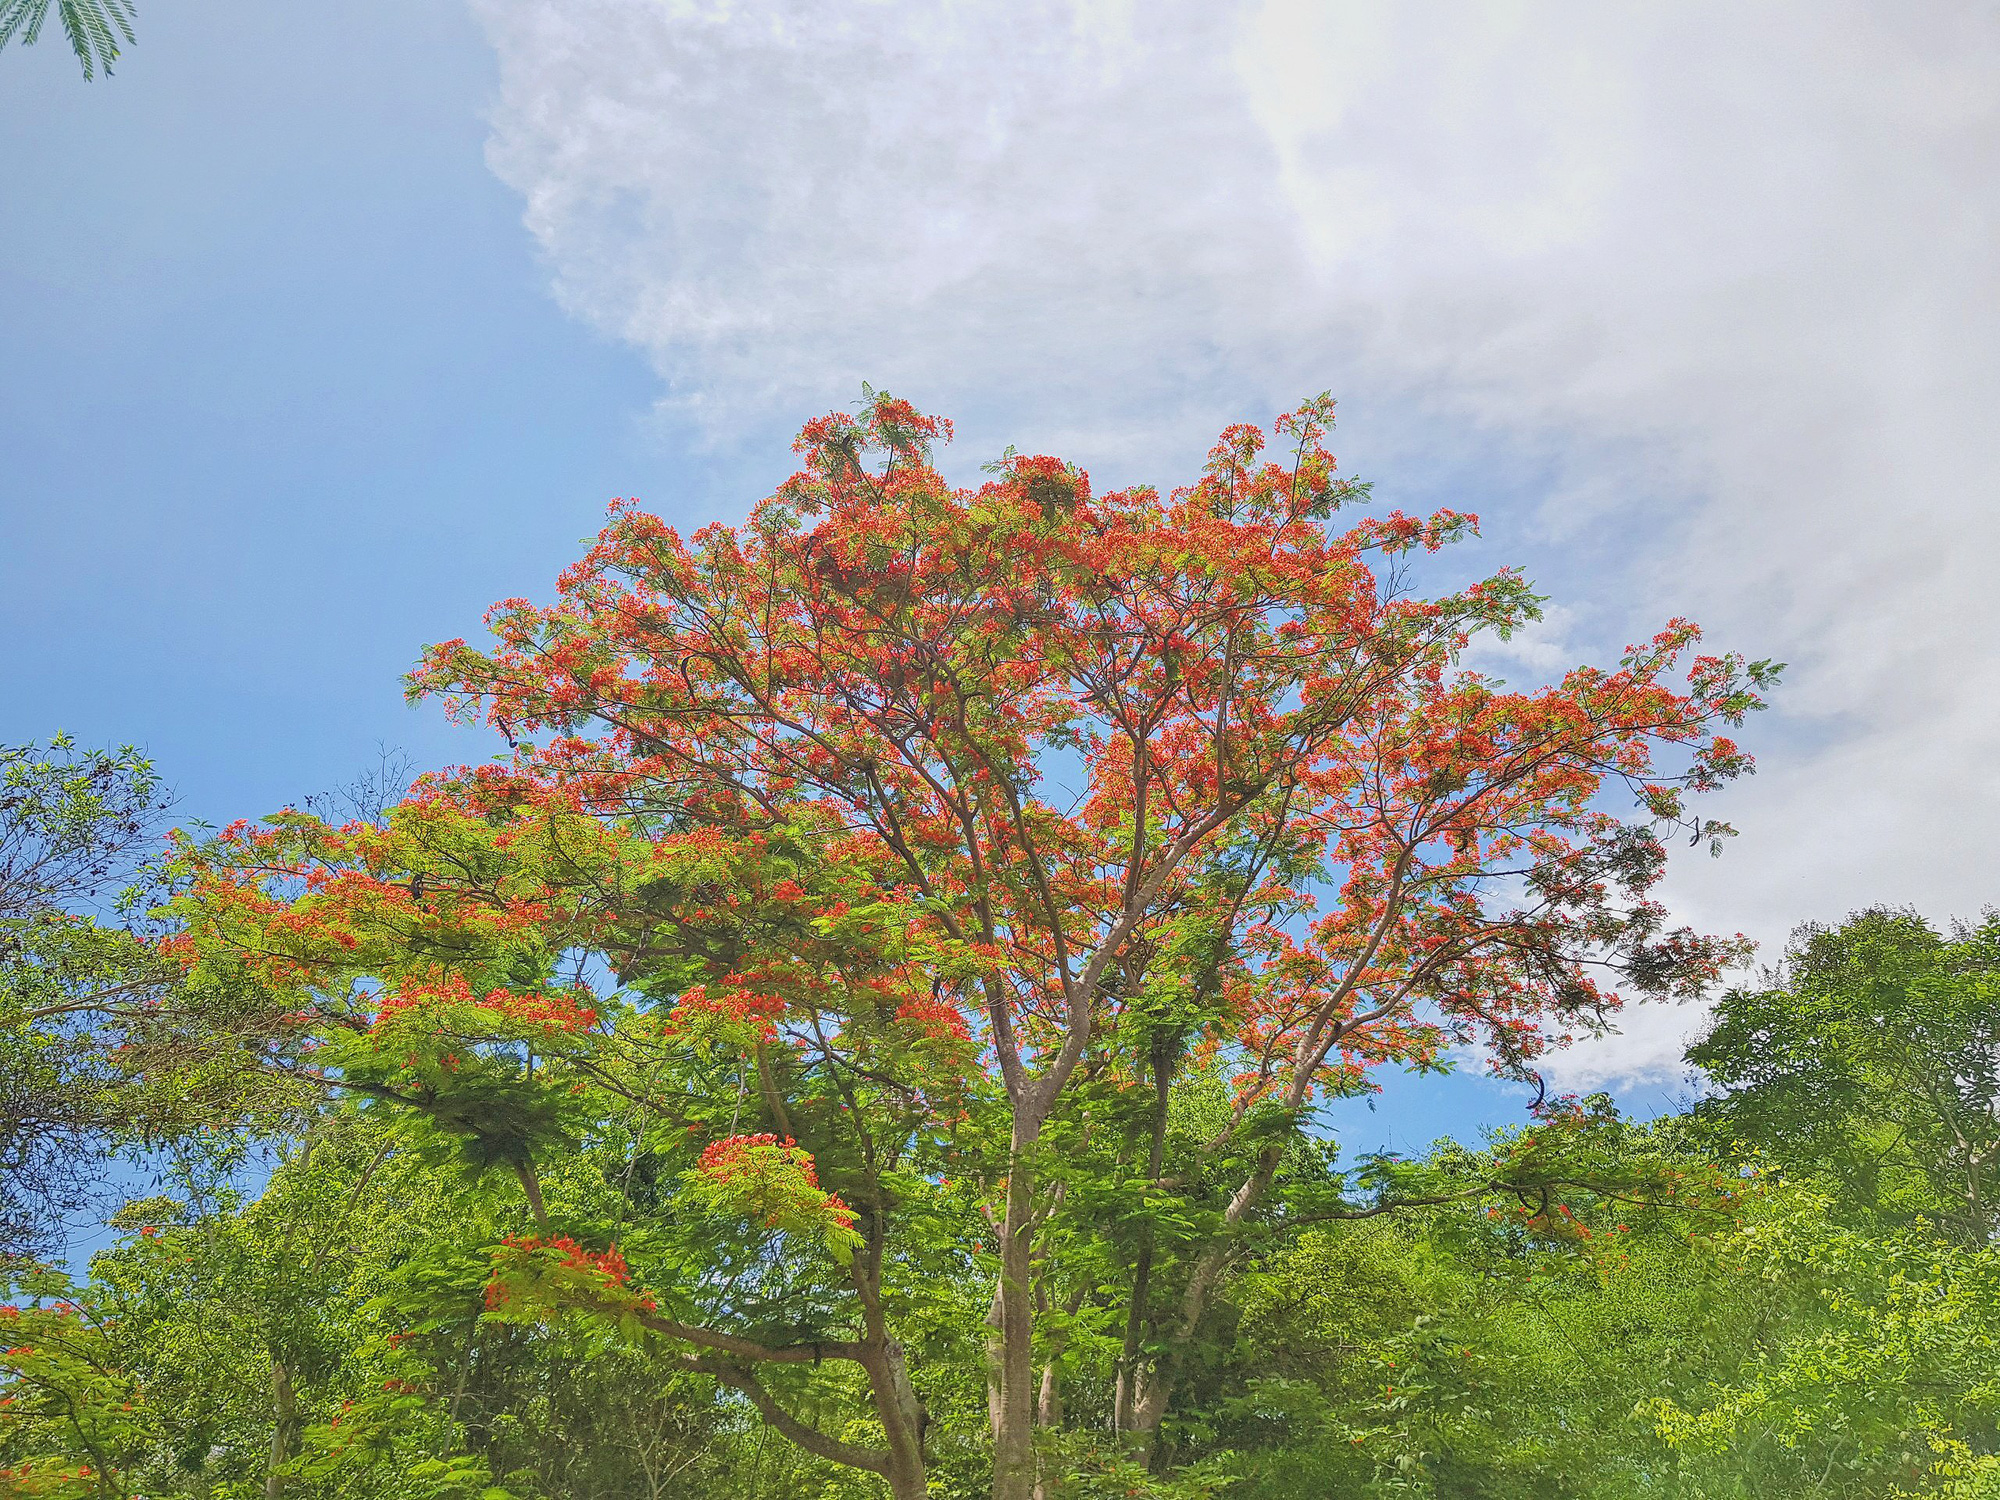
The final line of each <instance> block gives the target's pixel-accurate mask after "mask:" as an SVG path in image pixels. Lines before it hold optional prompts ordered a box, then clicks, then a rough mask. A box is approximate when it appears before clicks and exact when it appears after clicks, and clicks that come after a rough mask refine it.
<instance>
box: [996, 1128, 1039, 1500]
mask: <svg viewBox="0 0 2000 1500" xmlns="http://www.w3.org/2000/svg"><path fill="white" fill-rule="evenodd" d="M1037 1133H1038V1132H1036V1131H1035V1130H1034V1129H1033V1128H1032V1127H1029V1128H1026V1129H1024V1128H1023V1126H1022V1125H1021V1124H1020V1123H1018V1122H1017V1124H1016V1125H1015V1131H1014V1149H1013V1151H1012V1153H1011V1155H1010V1159H1009V1161H1008V1173H1007V1212H1006V1217H1005V1218H1004V1219H1003V1220H1002V1221H1001V1225H1000V1284H999V1286H998V1287H997V1288H996V1290H995V1292H994V1296H993V1311H992V1313H991V1315H990V1316H989V1317H988V1320H987V1321H988V1323H989V1324H990V1325H991V1327H992V1330H993V1331H992V1333H991V1335H990V1336H989V1337H988V1339H987V1353H988V1359H989V1363H990V1371H989V1375H988V1380H989V1387H988V1409H989V1412H990V1415H991V1417H992V1422H993V1500H1034V1494H1035V1404H1036V1401H1035V1398H1036V1395H1037V1394H1038V1393H1037V1391H1036V1389H1035V1361H1034V1354H1035V1349H1034V1337H1035V1310H1034V1292H1033V1287H1032V1285H1031V1278H1032V1276H1033V1273H1034V1265H1033V1252H1034V1176H1033V1168H1032V1167H1031V1166H1030V1165H1029V1162H1028V1153H1029V1152H1030V1150H1032V1148H1033V1146H1034V1143H1035V1141H1034V1138H1035V1134H1037Z"/></svg>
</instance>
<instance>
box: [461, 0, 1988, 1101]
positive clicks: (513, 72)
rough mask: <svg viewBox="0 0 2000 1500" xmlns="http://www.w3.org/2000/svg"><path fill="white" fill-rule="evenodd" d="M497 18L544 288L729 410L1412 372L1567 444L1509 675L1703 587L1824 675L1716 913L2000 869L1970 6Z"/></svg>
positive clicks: (1091, 442)
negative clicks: (1562, 606)
mask: <svg viewBox="0 0 2000 1500" xmlns="http://www.w3.org/2000/svg"><path fill="white" fill-rule="evenodd" d="M478 4H479V9H480V10H481V13H482V14H483V16H484V18H485V21H486V24H487V26H488V30H489V34H490V35H491V37H492V39H493V42H494V45H495V47H496V49H497V51H498V54H499V57H500V62H501V94H500V99H499V103H498V106H497V109H496V112H495V116H494V121H493V137H492V144H491V160H492V163H493V166H494V168H495V170H496V171H497V172H499V174H500V175H501V176H502V177H503V178H504V179H505V180H507V181H508V182H509V183H511V184H513V185H514V186H515V187H516V188H517V189H518V190H519V191H520V192H521V194H522V195H523V197H524V199H525V200H526V204H527V223H528V226H529V228H530V230H531V231H532V232H533V234H534V235H535V237H536V238H537V240H538V241H539V242H540V244H541V246H542V247H543V249H544V251H545V252H546V254H547V257H548V261H549V264H550V266H551V268H552V271H553V275H554V279H555V284H556V287H557V291H558V295H559V296H560V297H561V298H562V299H563V301H564V302H565V304H566V305H567V306H568V307H570V308H571V309H572V310H573V311H574V312H576V313H577V314H578V315H580V316H582V317H584V318H586V319H588V320H589V321H591V322H592V323H594V324H596V325H597V326H599V327H601V328H603V329H605V330H607V331H609V332H611V333H612V334H614V335H616V336H618V337H621V338H625V339H629V340H631V341H632V342H634V343H635V344H637V345H639V346H641V347H643V348H645V349H646V350H648V351H649V352H650V354H651V355H652V357H653V358H654V360H655V361H656V362H657V365H658V367H659V369H660V371H661V373H662V376H663V378H664V381H665V385H666V389H667V399H668V402H669V404H670V405H671V407H672V408H673V409H674V410H675V411H677V412H679V413H681V414H683V415H684V416H686V417H689V418H691V419H692V420H694V421H695V422H696V423H698V424H700V425H702V426H703V427H704V428H705V429H706V430H707V431H709V432H710V433H711V434H723V435H727V434H728V433H729V432H730V431H731V430H732V428H739V427H742V426H744V425H746V424H747V425H749V426H755V425H757V424H759V423H761V422H763V421H765V420H766V419H768V418H773V417H780V416H782V417H786V418H789V417H791V416H794V415H796V414H797V413H798V412H799V411H800V410H802V409H813V408H821V407H824V406H825V405H827V404H830V402H831V401H832V400H835V399H842V398H844V397H846V396H847V395H848V394H850V393H851V392H852V391H853V390H854V389H855V388H856V386H857V385H858V383H859V381H860V380H861V379H862V378H863V377H866V378H870V379H873V380H875V381H877V382H878V383H887V384H889V385H891V386H892V388H895V389H897V390H899V391H907V392H909V393H911V394H913V395H916V396H918V397H919V398H920V399H922V400H924V401H925V402H926V403H927V404H929V405H931V406H933V407H934V408H936V409H940V410H946V411H953V412H960V413H966V414H968V415H970V416H972V417H973V419H974V421H973V424H972V425H973V426H974V427H975V428H977V429H979V430H980V431H981V435H982V437H984V436H986V435H991V436H992V438H993V439H994V442H995V443H997V442H999V441H1009V440H1014V441H1020V442H1021V443H1022V445H1023V446H1024V447H1025V446H1043V447H1048V448H1051V449H1054V450H1055V451H1062V452H1072V453H1077V454H1080V455H1082V456H1085V457H1087V458H1089V459H1090V460H1091V461H1092V463H1093V466H1097V467H1101V468H1103V469H1105V470H1108V471H1110V472H1112V473H1114V474H1115V473H1116V472H1118V470H1119V469H1120V467H1121V465H1124V464H1127V463H1130V462H1133V461H1135V460H1136V459H1137V457H1138V456H1139V455H1141V454H1148V455H1152V454H1154V453H1155V452H1156V451H1157V450H1159V449H1160V448H1161V446H1162V445H1165V447H1166V450H1167V451H1169V452H1170V453H1171V454H1172V456H1173V457H1174V458H1175V459H1184V458H1185V456H1186V455H1187V454H1188V453H1189V452H1190V451H1192V450H1193V449H1194V448H1195V447H1196V446H1197V443H1196V441H1194V440H1195V439H1196V438H1197V437H1198V435H1199V434H1200V433H1202V432H1205V431H1208V430H1212V428H1213V425H1214V423H1215V421H1216V420H1217V419H1219V418H1221V417H1223V416H1227V415H1235V414H1238V413H1240V412H1242V411H1243V410H1246V409H1249V410H1255V409H1257V407H1259V406H1269V405H1271V404H1274V403H1278V402H1282V401H1284V400H1285V399H1286V398H1288V397H1291V396H1295V395H1296V394H1298V393H1299V392H1301V391H1303V390H1307V389H1313V388H1317V387H1319V386H1322V385H1326V384H1329V383H1337V387H1338V388H1339V389H1341V390H1343V391H1349V392H1353V391H1363V390H1365V391H1370V392H1375V393H1381V395H1380V399H1378V405H1379V416H1378V422H1379V430H1378V431H1377V432H1376V433H1375V434H1374V435H1373V438H1372V440H1373V441H1374V442H1375V443H1376V444H1377V446H1378V447H1379V448H1380V450H1381V451H1382V453H1383V454H1384V455H1385V456H1388V457H1390V458H1392V459H1397V461H1399V462H1404V463H1413V462H1415V461H1416V459H1415V458H1413V457H1412V456H1413V455H1421V454H1423V453H1426V452H1429V451H1432V450H1435V449H1437V448H1439V447H1454V448H1456V449H1458V450H1461V451H1471V450H1474V449H1478V450H1482V451H1490V450H1506V451H1511V452H1515V453H1519V454H1525V455H1531V456H1532V460H1533V464H1534V465H1535V466H1537V468H1536V472H1538V473H1542V474H1544V475H1546V476H1547V480H1548V482H1547V485H1546V498H1545V500H1544V501H1543V502H1542V505H1541V509H1540V511H1539V514H1538V517H1537V525H1538V526H1539V528H1540V532H1541V534H1542V535H1543V536H1544V537H1545V538H1561V539H1566V540H1565V541H1564V546H1565V547H1566V549H1567V552H1566V555H1567V556H1569V557H1570V558H1571V559H1572V569H1573V572H1574V573H1575V576H1574V577H1572V578H1569V579H1567V580H1565V589H1564V593H1565V597H1567V598H1569V599H1571V600H1572V601H1573V602H1579V603H1580V607H1581V612H1580V615H1579V616H1576V617H1570V618H1566V619H1563V620H1557V621H1552V622H1551V625H1552V627H1554V628H1552V629H1551V630H1550V631H1548V632H1544V633H1543V634H1542V635H1541V636H1540V637H1538V638H1536V639H1535V640H1534V641H1532V642H1529V643H1527V646H1526V648H1525V649H1524V650H1523V652H1522V653H1520V654H1519V656H1518V657H1517V661H1518V663H1519V665H1520V667H1521V669H1522V671H1523V672H1524V673H1526V672H1536V671H1540V670H1546V669H1547V667H1548V666H1549V665H1550V664H1551V663H1553V662H1554V661H1555V660H1557V659H1558V657H1559V656H1560V655H1562V654H1563V653H1564V652H1566V651H1568V650H1570V649H1571V648H1572V647H1574V648H1577V649H1584V648H1588V649H1591V650H1594V651H1595V650H1602V649H1603V648H1605V647H1607V646H1608V647H1611V648H1615V647H1616V646H1617V645H1618V644H1620V643H1621V641H1622V640H1623V639H1624V638H1626V637H1627V636H1628V635H1630V634H1631V633H1633V631H1635V630H1637V629H1640V628H1644V627H1645V626H1646V625H1648V624H1649V623H1650V622H1651V621H1653V620H1656V619H1657V618H1658V617H1659V616H1661V615H1662V614H1665V613H1669V612H1686V613H1693V614H1695V615H1697V617H1699V618H1701V619H1703V620H1704V621H1705V622H1707V623H1709V624H1710V625H1711V628H1712V632H1713V634H1714V636H1715V638H1717V639H1718V640H1722V641H1727V642H1731V643H1734V642H1738V641H1741V642H1746V643H1754V645H1755V646H1756V648H1757V649H1758V650H1759V652H1760V653H1762V654H1771V655H1776V656H1780V657H1784V658H1787V659H1789V660H1791V661H1792V662H1793V663H1794V670H1793V672H1792V674H1791V678H1790V682H1789V685H1788V686H1787V688H1786V689H1785V691H1784V695H1783V701H1782V708H1781V711H1780V712H1779V713H1778V714H1775V715H1772V716H1769V717H1768V719H1767V721H1766V722H1764V723H1763V724H1760V725H1759V726H1758V732H1757V734H1756V736H1755V738H1756V740H1757V742H1758V745H1759V748H1760V749H1761V750H1762V751H1763V754H1762V757H1761V758H1762V761H1763V766H1764V769H1763V772H1762V774H1761V775H1760V776H1759V777H1758V778H1757V780H1756V781H1755V782H1754V783H1753V784H1751V785H1750V786H1749V787H1747V788H1745V789H1744V790H1742V791H1740V792H1737V793H1734V794H1732V800H1731V805H1730V807H1729V808H1728V810H1727V811H1728V814H1729V815H1730V816H1731V817H1732V818H1734V820H1735V821H1737V822H1738V823H1739V825H1740V826H1742V827H1743V828H1744V830H1745V833H1746V837H1745V838H1744V839H1743V840H1742V841H1741V846H1740V847H1739V848H1737V849H1734V850H1732V851H1731V853H1730V855H1729V857H1728V858H1726V859H1725V860H1723V861H1720V862H1717V863H1715V864H1713V865H1711V864H1709V863H1708V862H1706V861H1695V860H1690V861H1687V862H1686V866H1685V868H1684V869H1683V870H1682V871H1680V872H1678V873H1677V874H1676V876H1675V877H1674V884H1673V889H1672V896H1673V899H1674V901H1675V902H1676V904H1677V905H1678V906H1679V907H1680V908H1681V909H1682V910H1683V911H1684V912H1685V913H1686V914H1687V915H1688V916H1690V917H1691V918H1693V919H1695V920H1698V921H1702V922H1706V923H1709V924H1712V925H1719V926H1726V927H1741V928H1744V929H1746V930H1749V931H1751V932H1752V933H1753V934H1755V935H1757V936H1759V937H1761V938H1764V939H1766V940H1767V941H1771V940H1776V939H1781V938H1782V936H1783V934H1784V932H1785V930H1786V929H1787V928H1788V927H1789V925H1790V924H1791V923H1793V922H1794V921H1797V920H1800V919H1802V918H1806V917H1838V916H1839V915H1840V914H1841V913H1843V912H1844V911H1846V910H1847V909H1849V908H1851V907H1853V906H1856V905H1859V904H1863V903H1867V902H1871V901H1879V900H1891V901H1908V902H1914V903H1916V904H1918V905H1920V906H1922V907H1924V908H1925V909H1926V910H1929V911H1931V912H1933V913H1935V914H1939V915H1942V914H1946V913H1950V912H1968V913H1969V912H1971V911H1973V910H1974V909H1976V908H1977V907H1979V906H1980V905H1981V904H1983V903H1985V902H1986V901H1988V900H1990V899H1994V897H1995V896H1996V894H2000V893H1996V891H1995V890H1994V889H1993V888H1992V887H1990V886H1989V885H1988V884H1987V883H1986V882H1987V879H1988V873H1987V872H1988V861H1987V859H1986V858H1985V855H1986V850H1987V848H1988V846H1989V845H1990V844H1991V843H1992V841H1993V840H1994V838H1995V835H1996V834H2000V796H1996V793H1995V791H1994V788H1993V778H1992V772H1991V768H1992V767H1994V766H1995V765H1996V763H2000V754H1996V752H2000V714H1996V712H1995V708H1994V704H1995V699H1996V688H2000V653H1996V652H1995V651H1994V650H1993V649H1992V647H1991V645H1990V644H1989V643H1990V642H1991V641H1992V640H1993V639H1994V638H1995V634H1996V627H2000V590H1996V588H1995V587H1994V585H1993V583H1992V581H1991V575H1992V573H1993V571H1994V568H1995V563H1996V559H2000V506H1996V504H1995V497H1994V495H1993V485H1994V480H1993V477H1992V476H1993V475H1994V474H1995V473H1996V472H2000V418H1996V416H1995V415H1994V413H1995V411H1996V410H2000V223H1996V207H2000V190H1996V183H2000V21H1997V20H1996V18H1995V14H1994V12H1993V11H1992V10H1991V8H1990V7H1987V6H1982V5H1973V4H1964V5H1959V6H1954V5H1933V6H1892V5H1886V4H1885V5H1881V6H1874V7H1870V6H1857V5H1852V4H1843V3H1838V0H1795V3H1778V0H1774V3H1770V4H1765V5H1759V6H1741V5H1724V4H1674V5H1665V4H1662V5H1656V6H1645V5H1627V6H1603V5H1574V6H1568V5H1559V4H1541V5H1536V6H1516V5H1509V4H1500V3H1484V4H1465V5H1450V4H1443V3H1440V4H1435V5H1427V6H1408V5H1400V4H1394V3H1380V4H1339V3H1326V0H1317V3H1313V0H1265V3H1248V0H1242V3H1233V4H1232V3H1226V0H1202V3H1192V4H1188V3H1179V0H1149V3H1147V4H1144V5H1139V4H1122V5H1121V4H1115V3H1109V0H1099V3H1094V4H1093V3H1087V0H1074V3H1061V0H1026V3H1014V4H1006V5H1002V4H998V3H985V0H981V3H953V4H937V5H916V4H884V3H876V4H854V5H846V6H827V5H815V4H809V3H804V0H743V3H735V4H730V3H720V0H717V3H707V4H703V3H693V0H560V3H557V0H478ZM1389 397H1393V400H1390V399H1387V398H1389ZM1398 455H1400V458H1398V457H1397V456H1398ZM1145 467H1146V469H1147V471H1149V472H1151V473H1153V474H1156V475H1157V474H1159V473H1162V472H1164V473H1168V474H1171V473H1172V472H1174V470H1173V469H1172V468H1171V467H1168V466H1167V465H1166V464H1163V463H1161V462H1160V461H1158V459H1157V458H1154V459H1153V461H1151V462H1149V463H1147V465H1146V466H1145ZM1551 545H1552V546H1553V543H1551ZM1552 555H1553V554H1552ZM1583 558H1588V559H1589V566H1588V568H1587V569H1586V568H1585V567H1583V566H1582V565H1581V563H1578V562H1576V561H1575V560H1576V559H1583ZM1686 1024H1687V1018H1686V1017H1684V1016H1680V1015H1669V1016H1664V1017H1652V1018H1635V1023H1634V1025H1633V1026H1631V1027H1629V1028H1628V1030H1627V1032H1626V1035H1625V1036H1624V1037H1622V1038H1620V1039H1616V1040H1614V1041H1613V1042H1611V1043H1607V1044H1597V1045H1593V1046H1591V1047H1587V1048H1584V1049H1580V1050H1579V1052H1578V1053H1577V1054H1576V1055H1575V1057H1574V1059H1573V1061H1572V1063H1571V1064H1570V1068H1571V1072H1572V1075H1573V1076H1574V1077H1575V1078H1578V1079H1587V1078H1602V1077H1614V1076H1620V1075H1630V1074H1635V1073H1642V1072H1646V1071H1649V1070H1653V1069H1656V1068H1658V1067H1661V1066H1666V1065H1669V1064H1670V1062H1671V1059H1672V1057H1673V1055H1674V1053H1675V1052H1676V1050H1677V1040H1676V1039H1677V1037H1678V1035H1679V1032H1680V1031H1681V1030H1682V1029H1684V1028H1685V1025H1686Z"/></svg>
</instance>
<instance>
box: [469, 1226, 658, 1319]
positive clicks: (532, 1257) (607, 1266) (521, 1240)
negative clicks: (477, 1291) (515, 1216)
mask: <svg viewBox="0 0 2000 1500" xmlns="http://www.w3.org/2000/svg"><path fill="white" fill-rule="evenodd" d="M548 1251H555V1252H558V1253H559V1255H560V1257H561V1258H560V1259H553V1260H552V1259H551V1258H550V1257H549V1256H547V1255H546V1254H545V1253H544V1252H548ZM500 1261H501V1263H500V1264H496V1266H495V1268H494V1273H493V1275H492V1277H491V1278H490V1279H489V1280H488V1281H487V1283H486V1306H487V1309H488V1310H489V1311H497V1310H499V1309H501V1308H504V1307H508V1306H511V1305H512V1304H513V1303H514V1301H515V1299H516V1298H517V1296H518V1295H519V1288H518V1287H517V1286H516V1285H515V1284H514V1283H513V1282H511V1281H510V1280H509V1279H507V1278H506V1277H505V1276H504V1275H503V1274H502V1271H503V1269H504V1268H505V1267H508V1266H520V1265H524V1264H530V1263H540V1265H541V1266H542V1267H543V1268H544V1269H546V1270H547V1271H550V1272H553V1273H555V1274H556V1275H557V1276H558V1277H561V1278H563V1279H564V1280H565V1281H566V1282H567V1283H569V1284H571V1285H576V1284H578V1283H581V1285H582V1286H583V1287H586V1288H588V1291H589V1293H590V1295H591V1299H592V1301H593V1302H594V1303H596V1304H598V1305H600V1306H615V1307H617V1308H618V1309H620V1310H634V1311H644V1312H651V1311H652V1310H653V1299H652V1298H651V1297H647V1296H640V1295H634V1294H632V1293H630V1292H629V1291H628V1288H629V1287H630V1285H631V1280H632V1272H631V1268H630V1267H629V1266H627V1265H626V1264H625V1257H624V1256H623V1255H621V1254H620V1253H619V1251H618V1247H617V1246H616V1245H613V1246H610V1247H609V1248H607V1249H604V1250H586V1249H585V1248H584V1247H583V1246H582V1245H580V1244H578V1243H577V1242H576V1241H575V1240H574V1239H572V1238H571V1237H570V1236H568V1235H566V1234H563V1235H557V1236H555V1237H554V1238H552V1239H544V1238H542V1237H540V1236H538V1235H514V1236H512V1237H510V1238H509V1239H507V1240H506V1241H504V1242H503V1244H502V1247H501V1257H500Z"/></svg>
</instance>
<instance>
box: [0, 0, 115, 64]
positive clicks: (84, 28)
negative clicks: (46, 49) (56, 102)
mask: <svg viewBox="0 0 2000 1500" xmlns="http://www.w3.org/2000/svg"><path fill="white" fill-rule="evenodd" d="M133 9H134V6H133V4H132V0H0V47H5V46H6V45H7V44H8V43H9V42H11V41H13V40H14V38H15V36H16V35H19V37H20V38H21V45H22V46H24V47H32V46H33V45H34V44H35V43H36V42H37V41H38V40H40V38H41V35H42V26H43V24H44V23H45V22H46V21H47V20H48V18H49V12H50V11H51V10H53V11H54V12H55V13H56V15H57V16H58V17H60V18H61V20H62V28H63V35H64V36H66V37H68V38H69V47H70V51H72V52H74V53H75V54H76V60H77V61H78V62H80V63H82V64H83V76H84V77H85V78H95V77H96V76H97V70H98V69H99V68H102V69H104V72H105V76H106V77H109V76H110V73H111V65H112V64H113V63H114V62H116V61H117V60H118V39H119V38H120V37H123V38H124V39H125V43H126V45H127V46H130V45H131V44H132V43H133V42H135V41H137V40H138V38H137V37H135V36H133V34H132V12H133Z"/></svg>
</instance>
